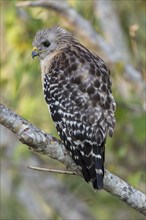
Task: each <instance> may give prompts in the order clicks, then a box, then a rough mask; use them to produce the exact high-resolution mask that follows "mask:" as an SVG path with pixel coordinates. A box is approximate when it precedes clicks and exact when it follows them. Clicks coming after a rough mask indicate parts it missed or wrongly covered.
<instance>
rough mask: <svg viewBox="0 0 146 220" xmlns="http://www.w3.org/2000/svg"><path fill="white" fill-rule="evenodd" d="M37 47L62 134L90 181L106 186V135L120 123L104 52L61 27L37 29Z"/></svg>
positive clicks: (48, 97) (47, 93)
mask: <svg viewBox="0 0 146 220" xmlns="http://www.w3.org/2000/svg"><path fill="white" fill-rule="evenodd" d="M33 47H34V48H33V51H32V57H33V58H34V57H35V56H38V57H39V60H40V65H41V75H42V82H43V90H44V98H45V101H46V103H47V105H48V107H49V110H50V113H51V116H52V119H53V121H54V123H55V126H56V128H57V131H58V134H59V136H60V138H61V140H62V142H63V144H64V145H65V147H66V149H67V150H68V151H69V152H70V155H71V156H72V158H73V160H74V161H75V163H76V164H77V166H78V167H80V169H81V171H82V174H83V177H84V179H85V181H86V182H89V181H90V182H92V185H93V188H94V189H102V188H103V177H104V154H105V142H106V137H107V134H108V135H109V136H112V135H113V132H114V128H115V122H116V121H115V116H114V112H115V108H116V104H115V101H114V98H113V95H112V91H111V80H110V71H109V69H108V68H107V66H106V65H105V63H104V61H103V60H102V59H101V58H100V57H99V56H97V55H94V54H93V53H92V52H90V51H89V50H88V49H87V48H86V47H84V46H83V45H82V44H80V43H79V42H78V40H77V39H76V38H75V37H74V36H73V35H72V34H71V33H70V32H68V31H66V30H64V29H63V28H61V27H58V26H55V27H52V28H47V29H43V30H40V31H38V32H37V33H36V36H35V38H34V40H33Z"/></svg>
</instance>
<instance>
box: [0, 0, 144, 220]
mask: <svg viewBox="0 0 146 220" xmlns="http://www.w3.org/2000/svg"><path fill="white" fill-rule="evenodd" d="M36 2H37V1H29V2H28V1H16V0H15V1H14V0H11V1H5V0H1V1H0V4H1V23H0V42H1V45H0V47H1V51H0V52H1V54H0V55H1V56H0V58H1V61H0V62H1V75H0V86H1V103H2V104H4V105H5V106H6V107H8V108H10V109H12V110H13V111H15V112H16V113H18V114H19V115H21V116H22V117H24V118H25V119H27V120H28V121H30V122H31V123H32V124H34V125H36V126H37V127H39V128H40V129H42V130H44V131H46V132H48V133H51V134H52V135H54V136H56V137H58V136H57V132H56V129H55V127H54V125H53V123H52V120H51V117H50V116H49V113H48V109H47V105H46V104H45V101H44V97H43V92H42V84H41V75H40V65H39V62H38V60H37V59H35V60H33V59H31V51H32V41H33V38H34V36H35V33H36V32H37V31H38V30H39V29H42V28H46V27H52V26H54V25H59V26H61V27H63V28H66V29H67V30H69V31H71V32H73V33H74V35H75V36H76V37H77V38H78V39H79V41H80V42H81V43H82V44H84V45H85V46H86V47H88V48H89V49H90V50H91V51H93V52H94V53H96V54H98V55H100V56H101V57H102V59H103V60H105V61H106V63H107V65H108V66H109V67H110V70H111V77H112V83H113V94H114V97H115V100H116V103H117V111H116V120H117V126H116V130H115V133H114V136H113V138H108V140H107V144H106V162H105V167H106V168H107V169H108V170H109V171H111V172H113V173H114V174H116V175H118V176H119V177H120V178H122V179H124V180H125V181H127V182H128V183H129V184H131V185H132V186H134V187H136V188H138V189H139V190H141V191H143V192H145V193H146V188H145V187H146V186H145V180H146V176H145V175H146V174H145V167H146V163H145V162H146V151H145V112H144V111H145V108H146V106H145V102H144V97H145V96H144V81H145V80H146V78H145V77H146V75H145V71H146V62H145V61H146V57H145V52H146V51H145V46H146V28H145V27H146V15H145V10H146V2H145V1H143V0H133V1H132V0H127V1H122V0H118V1H111V0H108V1H106V0H102V1H101V0H100V1H98V0H95V1H93V0H88V1H87V0H85V1H83V0H68V1H59V2H58V1H44V2H48V3H49V6H48V7H45V6H44V7H41V6H39V7H36V6H34V7H29V6H28V5H27V6H26V3H29V4H31V3H36ZM42 5H43V3H42ZM24 6H25V7H24ZM76 19H79V20H76ZM78 21H80V22H78ZM89 27H90V28H89ZM92 31H93V32H92ZM92 33H94V34H95V35H92ZM28 165H36V166H40V167H46V168H47V167H48V168H54V169H65V167H64V166H63V165H62V164H60V163H59V162H57V161H54V160H52V159H49V158H48V157H46V156H40V155H38V154H35V153H33V152H31V151H30V150H29V149H28V148H27V147H26V146H24V145H22V144H21V143H20V142H19V141H18V140H17V139H16V138H15V136H14V135H13V134H12V133H11V132H10V131H8V130H7V129H5V128H4V127H2V126H1V194H0V195H1V211H0V212H1V219H3V220H4V219H5V220H11V219H19V220H20V219H34V220H36V219H53V220H60V219H86V218H88V219H107V220H108V219H113V220H114V219H115V220H121V219H129V220H130V219H144V217H143V216H142V215H141V214H139V213H138V212H137V211H135V210H133V209H132V208H131V207H129V206H127V205H126V204H124V203H123V202H122V201H119V200H118V199H117V198H114V197H113V196H112V195H110V194H108V193H107V192H105V191H104V190H103V191H100V192H96V193H95V192H94V191H93V190H92V187H91V186H90V185H88V184H87V183H85V182H84V181H83V179H81V178H79V177H75V176H69V175H57V174H49V173H40V172H38V171H32V170H29V169H28V168H27V166H28Z"/></svg>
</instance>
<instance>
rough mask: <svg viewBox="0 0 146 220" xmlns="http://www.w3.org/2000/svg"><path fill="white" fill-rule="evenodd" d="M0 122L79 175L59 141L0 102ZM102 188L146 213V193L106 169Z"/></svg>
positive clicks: (24, 141) (34, 147) (42, 152)
mask: <svg viewBox="0 0 146 220" xmlns="http://www.w3.org/2000/svg"><path fill="white" fill-rule="evenodd" d="M0 123H1V124H2V125H4V126H5V127H7V128H8V129H9V130H11V131H12V132H13V133H15V134H16V136H17V137H18V139H19V140H20V141H21V142H22V143H23V144H26V145H28V146H29V147H30V148H31V149H32V150H34V151H35V152H38V153H41V154H45V155H47V156H49V157H51V158H53V159H56V160H58V161H60V162H62V163H64V164H65V165H66V166H67V167H69V168H70V169H71V170H72V171H74V172H75V173H77V175H80V176H81V172H80V170H79V169H78V168H77V166H76V164H75V163H74V161H73V160H72V158H71V157H70V156H69V154H68V152H67V151H66V149H65V147H64V146H63V145H62V144H61V142H60V141H58V140H57V139H56V138H54V137H53V136H51V135H49V134H47V133H45V132H44V131H41V130H40V129H38V128H37V127H35V126H34V125H32V124H31V123H30V122H28V121H26V120H25V119H23V118H22V117H20V116H19V115H17V114H16V113H14V112H12V111H11V110H9V109H8V108H6V107H4V106H3V105H2V104H0ZM104 189H105V190H106V191H107V192H109V193H111V194H112V195H114V196H116V197H118V198H119V199H121V200H122V201H124V202H125V203H127V204H128V205H130V206H131V207H133V208H135V209H136V210H137V211H139V212H141V213H143V214H144V215H146V195H145V194H143V193H142V192H140V191H139V190H137V189H135V188H134V187H132V186H130V185H129V184H128V183H126V182H125V181H123V180H122V179H120V178H119V177H117V176H115V175H114V174H112V173H110V172H109V171H107V170H105V177H104Z"/></svg>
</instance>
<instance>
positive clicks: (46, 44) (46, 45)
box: [42, 41, 50, 47]
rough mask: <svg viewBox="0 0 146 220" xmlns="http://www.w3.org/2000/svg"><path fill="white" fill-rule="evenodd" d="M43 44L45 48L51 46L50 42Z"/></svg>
mask: <svg viewBox="0 0 146 220" xmlns="http://www.w3.org/2000/svg"><path fill="white" fill-rule="evenodd" d="M42 44H43V46H44V47H49V46H50V43H49V41H44V42H43V43H42Z"/></svg>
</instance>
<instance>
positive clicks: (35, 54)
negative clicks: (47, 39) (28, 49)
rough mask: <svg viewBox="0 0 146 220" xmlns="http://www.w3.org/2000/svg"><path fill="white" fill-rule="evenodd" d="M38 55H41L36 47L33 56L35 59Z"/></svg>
mask: <svg viewBox="0 0 146 220" xmlns="http://www.w3.org/2000/svg"><path fill="white" fill-rule="evenodd" d="M38 55H39V52H38V49H37V48H36V47H34V48H33V50H32V53H31V56H32V58H33V59H34V58H35V57H36V56H38Z"/></svg>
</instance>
